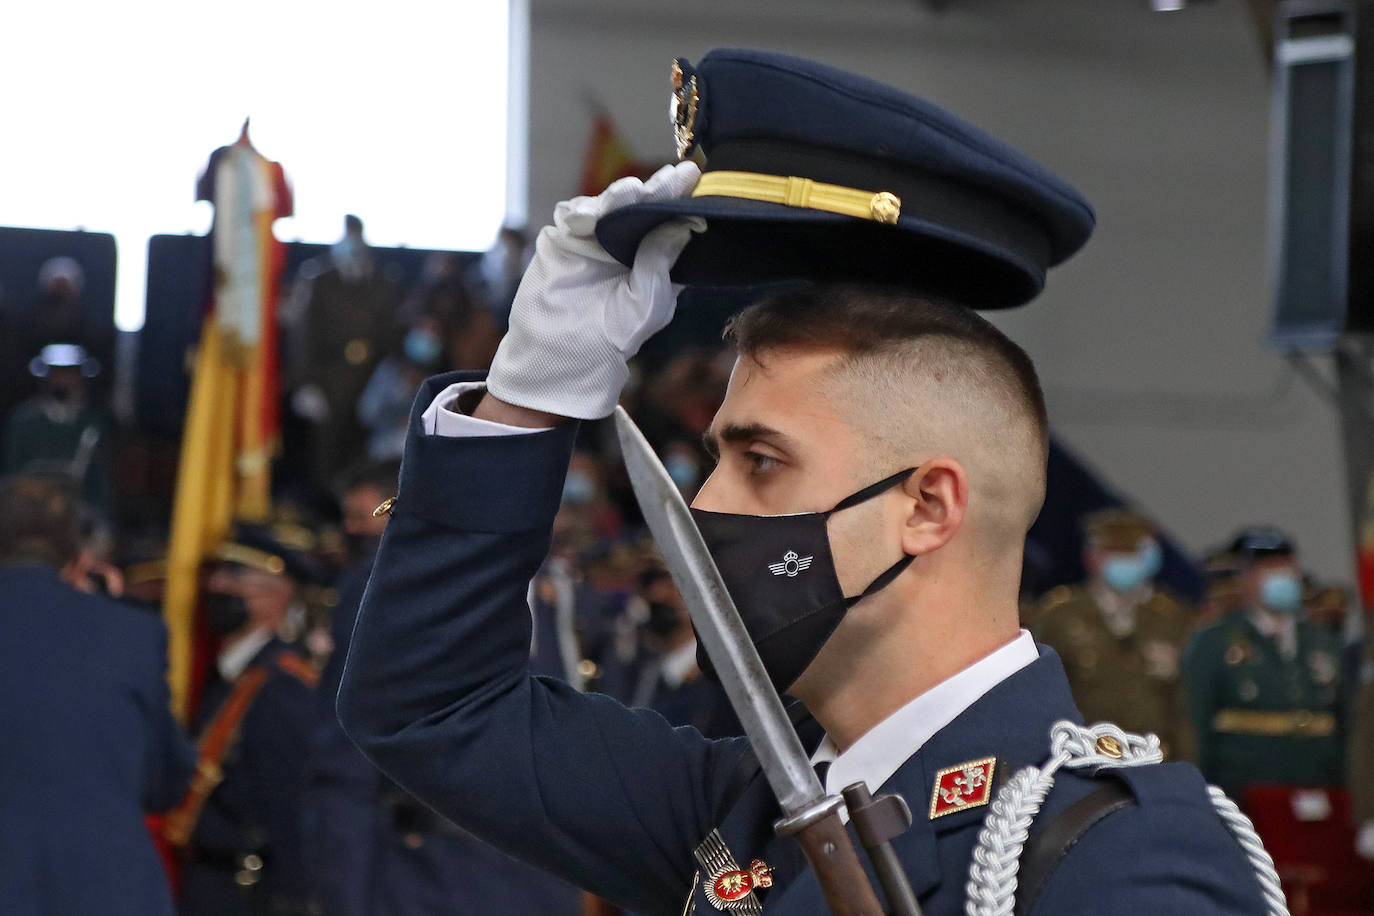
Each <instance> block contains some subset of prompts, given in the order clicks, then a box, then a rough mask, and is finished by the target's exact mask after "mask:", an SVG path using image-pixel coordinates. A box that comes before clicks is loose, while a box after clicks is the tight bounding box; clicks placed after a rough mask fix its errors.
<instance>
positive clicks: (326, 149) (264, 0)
mask: <svg viewBox="0 0 1374 916" xmlns="http://www.w3.org/2000/svg"><path fill="white" fill-rule="evenodd" d="M517 2H518V0H517ZM509 13H510V9H509V0H473V2H463V3H453V2H438V0H429V2H426V0H389V2H387V3H385V4H382V3H376V2H370V3H358V2H352V0H342V2H340V0H335V2H330V3H320V2H314V0H311V2H297V0H290V2H281V0H275V2H270V0H236V2H234V3H221V4H205V3H186V2H184V0H131V2H126V3H103V2H99V0H84V2H70V0H44V2H42V3H14V4H4V5H3V6H0V85H3V86H4V87H5V90H4V91H3V92H0V225H7V226H30V227H37V228H48V229H74V228H78V227H80V228H85V229H88V230H91V231H96V232H111V233H113V234H114V235H115V237H116V240H117V243H118V251H119V283H118V289H117V293H116V322H117V324H118V325H119V327H120V328H121V329H123V330H136V329H137V328H138V327H140V326H141V325H142V322H143V288H144V273H145V264H144V262H145V259H146V255H147V239H148V236H150V235H152V234H154V233H180V232H196V233H203V232H205V231H206V230H207V229H208V227H209V223H210V209H209V204H205V203H200V204H197V203H195V202H194V197H195V193H194V191H195V183H196V177H197V175H198V174H199V173H200V170H201V169H202V168H203V167H204V165H205V163H206V161H207V159H208V158H209V156H210V153H211V152H212V151H213V150H214V149H215V148H216V147H218V146H221V145H223V144H226V143H231V142H233V141H234V140H235V139H236V138H237V136H238V132H239V127H240V125H241V124H242V123H243V120H244V118H246V117H251V119H252V125H251V130H250V134H251V138H252V140H253V143H254V145H255V146H256V147H257V148H258V149H259V150H260V151H261V152H262V153H263V154H264V155H266V156H267V157H268V158H271V159H276V160H278V161H280V162H281V163H282V165H283V167H284V168H285V169H286V174H287V177H288V179H289V180H290V182H291V185H292V188H293V190H294V192H295V202H296V216H295V217H294V218H292V219H288V220H282V221H279V222H278V223H277V229H276V231H277V235H278V237H279V238H281V239H282V240H283V241H294V240H297V239H299V240H303V241H308V242H332V241H334V240H335V239H337V238H338V237H339V235H340V234H341V232H342V223H343V216H344V214H346V213H356V214H358V215H359V216H361V217H362V218H363V220H364V221H365V223H366V226H367V236H368V240H369V241H370V242H372V243H373V244H376V245H409V246H411V247H417V248H450V249H481V248H485V247H487V245H488V244H489V243H490V242H491V240H492V239H493V238H494V237H495V235H496V232H497V230H498V228H499V227H500V225H501V222H502V220H503V218H504V217H505V214H506V191H507V167H508V156H507V112H508V99H507V95H508V86H509V81H508V61H509V53H510V52H509V49H510V35H509V30H510V15H509Z"/></svg>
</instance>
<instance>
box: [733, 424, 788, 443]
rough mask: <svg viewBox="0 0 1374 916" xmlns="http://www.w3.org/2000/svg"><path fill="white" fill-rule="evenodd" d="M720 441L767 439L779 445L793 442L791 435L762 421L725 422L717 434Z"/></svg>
mask: <svg viewBox="0 0 1374 916" xmlns="http://www.w3.org/2000/svg"><path fill="white" fill-rule="evenodd" d="M718 435H719V436H720V439H721V441H722V442H748V441H749V440H751V439H767V440H770V441H771V442H772V443H773V444H774V445H777V446H779V447H787V446H789V445H792V444H793V441H792V437H791V436H789V435H787V434H786V433H784V432H782V431H781V430H776V429H774V428H773V427H771V426H765V425H763V424H762V423H727V424H726V425H725V426H723V427H722V428H721V430H720V433H719V434H718Z"/></svg>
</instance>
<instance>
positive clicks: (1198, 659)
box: [1184, 528, 1344, 797]
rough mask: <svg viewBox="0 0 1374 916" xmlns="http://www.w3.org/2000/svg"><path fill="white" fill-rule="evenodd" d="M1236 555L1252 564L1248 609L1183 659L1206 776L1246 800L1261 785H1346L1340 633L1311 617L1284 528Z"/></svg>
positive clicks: (1245, 576) (1242, 542)
mask: <svg viewBox="0 0 1374 916" xmlns="http://www.w3.org/2000/svg"><path fill="white" fill-rule="evenodd" d="M1232 553H1234V554H1235V555H1236V556H1238V557H1239V558H1241V560H1242V561H1243V562H1244V571H1243V572H1242V574H1241V587H1242V590H1243V594H1244V599H1245V603H1244V607H1243V608H1241V609H1240V610H1236V611H1232V612H1231V613H1229V614H1227V615H1226V616H1224V617H1222V618H1221V619H1220V620H1219V621H1217V622H1216V623H1214V624H1212V625H1210V626H1208V627H1206V628H1205V629H1203V630H1201V631H1199V632H1198V633H1197V635H1196V636H1194V637H1193V640H1192V642H1191V643H1190V644H1189V646H1188V651H1187V653H1186V654H1185V656H1184V677H1185V680H1186V683H1187V688H1188V700H1189V705H1190V706H1191V709H1192V715H1193V724H1194V726H1195V728H1196V729H1197V733H1198V762H1199V764H1200V765H1201V768H1202V772H1203V775H1204V776H1206V777H1207V778H1208V780H1210V781H1211V782H1214V783H1216V784H1218V785H1220V786H1221V787H1222V788H1224V789H1225V790H1226V791H1227V792H1228V793H1230V794H1232V795H1235V796H1237V797H1239V795H1240V793H1241V792H1243V791H1244V789H1245V788H1246V787H1247V786H1250V785H1255V784H1261V783H1271V784H1272V783H1278V784H1295V783H1307V784H1324V785H1334V784H1337V783H1340V782H1342V776H1343V768H1344V753H1343V746H1342V737H1341V731H1342V729H1341V716H1340V705H1341V704H1340V698H1341V667H1342V666H1341V644H1340V636H1339V634H1337V633H1334V632H1332V631H1331V630H1329V629H1328V628H1325V627H1321V626H1318V625H1315V624H1312V623H1310V622H1308V621H1307V620H1306V619H1304V617H1303V615H1302V574H1301V572H1300V571H1299V569H1298V564H1297V557H1296V552H1295V550H1294V548H1293V544H1292V542H1291V541H1290V540H1289V539H1288V538H1287V537H1286V536H1285V535H1284V534H1283V533H1282V532H1279V531H1277V530H1274V529H1272V528H1254V529H1247V530H1245V531H1243V532H1241V534H1240V536H1239V537H1237V539H1236V542H1235V544H1234V545H1233V546H1232Z"/></svg>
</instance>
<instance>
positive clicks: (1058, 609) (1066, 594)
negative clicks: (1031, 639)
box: [1031, 585, 1102, 632]
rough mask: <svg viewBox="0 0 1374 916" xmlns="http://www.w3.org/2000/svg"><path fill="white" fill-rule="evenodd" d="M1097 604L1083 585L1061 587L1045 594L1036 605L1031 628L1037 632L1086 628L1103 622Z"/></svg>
mask: <svg viewBox="0 0 1374 916" xmlns="http://www.w3.org/2000/svg"><path fill="white" fill-rule="evenodd" d="M1101 617H1102V613H1101V611H1099V610H1098V608H1097V602H1096V601H1094V600H1093V597H1092V595H1091V594H1090V593H1089V592H1088V590H1087V589H1086V588H1084V587H1083V586H1082V585H1060V586H1057V587H1055V588H1052V589H1050V590H1049V591H1048V592H1046V593H1045V595H1044V597H1042V598H1041V599H1040V600H1039V601H1038V602H1037V603H1036V605H1035V611H1034V614H1033V616H1032V619H1031V626H1032V628H1033V629H1034V630H1035V631H1036V632H1041V631H1044V630H1059V629H1061V628H1064V627H1069V626H1080V625H1082V626H1086V625H1091V624H1093V623H1096V622H1099V621H1100V620H1101Z"/></svg>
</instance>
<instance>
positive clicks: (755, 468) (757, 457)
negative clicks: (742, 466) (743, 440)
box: [744, 452, 778, 474]
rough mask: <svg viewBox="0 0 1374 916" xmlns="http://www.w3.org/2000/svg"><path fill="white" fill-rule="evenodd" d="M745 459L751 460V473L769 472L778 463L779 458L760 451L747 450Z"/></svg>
mask: <svg viewBox="0 0 1374 916" xmlns="http://www.w3.org/2000/svg"><path fill="white" fill-rule="evenodd" d="M744 460H745V461H748V462H749V465H750V468H749V473H751V474H767V473H768V472H769V471H771V470H773V468H774V467H776V466H777V463H778V459H776V458H772V457H770V456H768V455H764V454H760V453H759V452H745V453H744Z"/></svg>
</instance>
